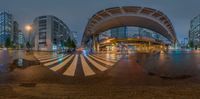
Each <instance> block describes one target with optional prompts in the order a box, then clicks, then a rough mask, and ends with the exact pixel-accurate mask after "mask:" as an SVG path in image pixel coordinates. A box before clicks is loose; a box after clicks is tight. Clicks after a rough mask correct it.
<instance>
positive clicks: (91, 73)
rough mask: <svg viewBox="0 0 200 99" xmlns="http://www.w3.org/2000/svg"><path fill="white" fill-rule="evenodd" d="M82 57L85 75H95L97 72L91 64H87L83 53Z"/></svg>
mask: <svg viewBox="0 0 200 99" xmlns="http://www.w3.org/2000/svg"><path fill="white" fill-rule="evenodd" d="M80 57H81V64H82V67H83V72H84V75H85V76H91V75H94V74H95V72H94V71H93V70H92V69H91V68H90V66H89V65H88V64H87V62H86V61H85V58H84V57H83V55H80Z"/></svg>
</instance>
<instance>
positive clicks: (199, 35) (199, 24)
mask: <svg viewBox="0 0 200 99" xmlns="http://www.w3.org/2000/svg"><path fill="white" fill-rule="evenodd" d="M189 43H192V45H193V46H195V47H200V15H198V16H196V17H194V18H193V19H192V20H191V22H190V30H189Z"/></svg>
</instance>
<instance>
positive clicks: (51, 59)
mask: <svg viewBox="0 0 200 99" xmlns="http://www.w3.org/2000/svg"><path fill="white" fill-rule="evenodd" d="M63 57H64V55H60V56H56V57H54V58H50V59H45V60H41V61H40V62H41V63H44V62H48V61H53V60H56V59H59V58H63Z"/></svg>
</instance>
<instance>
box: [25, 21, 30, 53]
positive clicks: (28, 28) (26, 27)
mask: <svg viewBox="0 0 200 99" xmlns="http://www.w3.org/2000/svg"><path fill="white" fill-rule="evenodd" d="M25 30H26V31H27V33H28V42H27V44H28V43H29V45H28V46H29V48H28V49H29V50H30V47H31V44H30V42H31V31H32V26H31V25H26V26H25ZM26 46H27V45H26Z"/></svg>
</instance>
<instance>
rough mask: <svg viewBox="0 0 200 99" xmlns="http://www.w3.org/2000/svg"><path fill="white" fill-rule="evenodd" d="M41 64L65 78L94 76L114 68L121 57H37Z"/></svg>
mask: <svg viewBox="0 0 200 99" xmlns="http://www.w3.org/2000/svg"><path fill="white" fill-rule="evenodd" d="M35 57H36V58H37V60H38V61H40V63H41V64H42V65H43V66H45V67H48V68H49V69H50V70H52V71H54V72H57V73H60V74H62V75H65V76H71V77H75V76H85V77H87V76H92V75H96V74H98V73H99V72H105V71H106V70H108V69H110V68H112V67H113V66H114V65H115V64H116V63H117V62H118V61H119V60H120V58H121V55H110V56H107V55H104V54H89V55H85V54H67V55H66V54H57V55H55V54H54V55H37V54H35Z"/></svg>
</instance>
